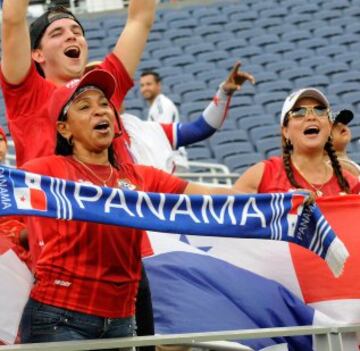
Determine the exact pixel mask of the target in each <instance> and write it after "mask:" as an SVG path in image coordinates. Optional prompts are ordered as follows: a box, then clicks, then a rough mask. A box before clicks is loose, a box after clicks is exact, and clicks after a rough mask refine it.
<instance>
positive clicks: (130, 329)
mask: <svg viewBox="0 0 360 351" xmlns="http://www.w3.org/2000/svg"><path fill="white" fill-rule="evenodd" d="M134 335H136V326H135V318H134V317H128V318H103V317H97V316H94V315H90V314H85V313H81V312H75V311H70V310H66V309H63V308H58V307H54V306H50V305H47V304H43V303H41V302H37V301H35V300H33V299H29V301H28V302H27V304H26V306H25V309H24V312H23V315H22V319H21V323H20V337H21V342H22V343H35V342H52V341H68V340H86V339H100V338H119V337H126V336H134Z"/></svg>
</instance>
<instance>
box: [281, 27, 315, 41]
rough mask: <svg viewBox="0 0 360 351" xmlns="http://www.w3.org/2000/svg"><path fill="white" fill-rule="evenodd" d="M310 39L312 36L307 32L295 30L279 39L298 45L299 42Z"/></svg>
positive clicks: (285, 33)
mask: <svg viewBox="0 0 360 351" xmlns="http://www.w3.org/2000/svg"><path fill="white" fill-rule="evenodd" d="M310 38H312V34H311V33H310V32H309V31H307V30H296V31H291V32H284V33H283V34H282V36H281V39H282V40H284V41H288V42H291V43H298V42H299V41H301V40H307V39H310Z"/></svg>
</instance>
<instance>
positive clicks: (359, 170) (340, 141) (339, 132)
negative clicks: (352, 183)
mask: <svg viewBox="0 0 360 351" xmlns="http://www.w3.org/2000/svg"><path fill="white" fill-rule="evenodd" d="M353 118H354V114H353V113H352V112H351V111H350V110H341V111H340V112H338V113H337V114H336V115H335V118H334V125H333V127H332V130H331V135H332V139H333V144H334V149H335V151H336V154H337V156H338V159H339V161H340V163H341V166H342V167H343V168H345V169H346V170H348V171H349V172H350V173H352V174H353V175H354V176H357V177H359V176H360V166H359V165H358V164H357V163H356V162H354V161H353V160H351V159H350V158H349V156H348V154H347V151H346V149H347V146H348V144H349V143H350V141H351V129H350V128H349V127H348V124H349V123H350V122H351V121H352V119H353Z"/></svg>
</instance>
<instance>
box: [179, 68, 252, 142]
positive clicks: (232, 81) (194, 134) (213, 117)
mask: <svg viewBox="0 0 360 351" xmlns="http://www.w3.org/2000/svg"><path fill="white" fill-rule="evenodd" d="M240 65H241V64H240V62H236V63H235V64H234V66H233V68H232V70H231V71H230V73H229V75H228V76H227V78H226V79H225V81H224V82H223V83H222V84H221V85H220V87H219V89H218V91H217V92H216V95H215V97H214V99H213V101H212V102H211V103H210V104H209V105H208V106H207V107H206V109H205V110H204V112H203V113H202V114H201V115H200V117H199V118H197V119H196V120H195V121H193V122H188V123H179V124H178V125H177V137H176V138H175V140H176V141H177V144H176V145H174V147H175V148H178V147H180V146H186V145H189V144H193V143H196V142H199V141H201V140H204V139H206V138H209V137H210V136H211V135H212V134H214V133H215V132H216V131H217V130H218V129H219V128H221V126H222V124H223V123H224V120H225V118H226V115H227V112H228V109H229V106H230V103H231V97H232V95H233V94H234V92H235V91H238V90H240V89H241V86H242V85H243V84H244V83H245V82H246V81H249V82H250V83H251V84H255V78H254V77H253V76H252V75H251V74H250V73H247V72H243V71H240V70H239V68H240Z"/></svg>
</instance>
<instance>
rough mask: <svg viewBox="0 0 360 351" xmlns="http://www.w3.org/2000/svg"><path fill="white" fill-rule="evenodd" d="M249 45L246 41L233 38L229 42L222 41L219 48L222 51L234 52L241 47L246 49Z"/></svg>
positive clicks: (218, 45)
mask: <svg viewBox="0 0 360 351" xmlns="http://www.w3.org/2000/svg"><path fill="white" fill-rule="evenodd" d="M247 45H248V43H247V41H246V40H245V39H239V38H236V39H235V38H231V39H228V40H221V41H219V42H218V44H217V48H218V49H220V50H233V49H238V48H239V47H245V46H247Z"/></svg>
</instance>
